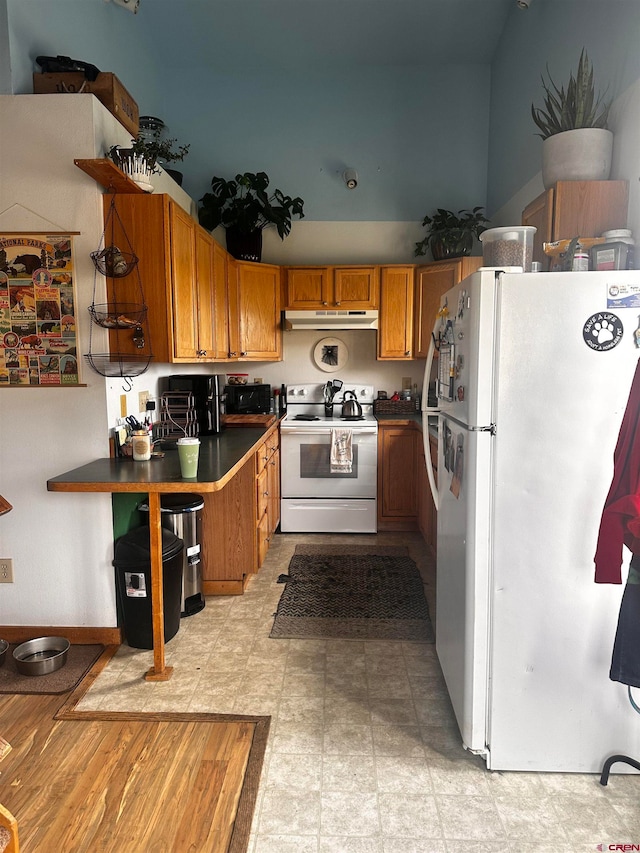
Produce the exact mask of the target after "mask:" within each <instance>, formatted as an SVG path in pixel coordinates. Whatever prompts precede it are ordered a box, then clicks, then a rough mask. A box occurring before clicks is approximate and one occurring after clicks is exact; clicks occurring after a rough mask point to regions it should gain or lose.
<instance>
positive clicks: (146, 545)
mask: <svg viewBox="0 0 640 853" xmlns="http://www.w3.org/2000/svg"><path fill="white" fill-rule="evenodd" d="M160 532H161V534H162V562H163V563H166V562H167V561H168V560H171V559H172V558H173V557H175V556H176V554H179V553H180V551H182V549H183V548H184V542H183V541H182V539H180V538H179V537H178V536H176V535H175V533H172V532H171V530H167V528H165V527H162V528H160ZM113 565H114V566H117V567H118V568H131V567H133V566H143V567H149V566H151V531H150V529H149V525H148V524H146V525H144V526H143V527H136V528H135V529H134V530H130V531H129V532H128V533H125V535H124V536H121V537H120V538H119V539H118V540H117V541H116V544H115V548H114V560H113Z"/></svg>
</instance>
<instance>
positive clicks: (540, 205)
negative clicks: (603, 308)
mask: <svg viewBox="0 0 640 853" xmlns="http://www.w3.org/2000/svg"><path fill="white" fill-rule="evenodd" d="M628 207H629V185H628V182H627V181H558V183H556V184H554V186H553V187H551V188H550V189H548V190H545V192H543V193H541V194H540V195H539V196H538V197H537V198H535V199H534V200H533V201H532V202H531V203H530V204H528V205H527V206H526V207H525V209H524V210H523V211H522V224H523V225H533V226H535V228H536V229H537V230H536V233H535V234H534V237H533V260H534V261H540V263H542V264H543V269H545V270H546V269H548V267H549V260H550V259H549V257H548V256H547V255H545V253H544V251H543V248H542V246H543V243H549V242H553V241H555V240H571V239H572V238H573V237H600V235H601V234H602V232H603V231H609V230H611V229H614V228H626V227H627V212H628Z"/></svg>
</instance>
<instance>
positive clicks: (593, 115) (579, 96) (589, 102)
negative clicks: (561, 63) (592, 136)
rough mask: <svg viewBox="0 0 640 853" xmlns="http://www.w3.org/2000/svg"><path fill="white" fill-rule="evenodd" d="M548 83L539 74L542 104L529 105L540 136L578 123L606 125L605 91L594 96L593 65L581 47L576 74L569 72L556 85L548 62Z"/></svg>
mask: <svg viewBox="0 0 640 853" xmlns="http://www.w3.org/2000/svg"><path fill="white" fill-rule="evenodd" d="M547 77H548V78H549V83H548V84H547V83H546V82H545V79H544V77H541V80H542V88H543V89H544V108H542V107H536V106H534V105H533V104H532V105H531V117H532V118H533V121H534V122H535V124H536V126H537V127H538V128H539V130H540V131H541V133H539V134H537V135H538V136H540V137H541V138H542V139H547V138H548V137H549V136H554V135H555V134H556V133H563V132H564V131H565V130H576V129H577V128H579V127H600V128H606V126H607V119H608V117H609V108H610V106H611V101H610V100H609V101H605V100H604V95H605V94H606V91H605V93H602V94H600V93H598V97H597V98H596V95H595V89H594V83H593V67H592V66H591V63H590V62H589V57H588V56H587V52H586V50H585V49H584V48H582V51H581V53H580V60H579V62H578V70H577V73H576V76H575V77H574V76H573V72H571V74H570V75H569V82H568V84H567V88H566V90H565V88H564V86H561V87H558V86H557V85H556V84H555V83H554V82H553V78H552V77H551V74H550V73H549V67H548V66H547Z"/></svg>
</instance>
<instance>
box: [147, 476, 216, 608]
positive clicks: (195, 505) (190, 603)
mask: <svg viewBox="0 0 640 853" xmlns="http://www.w3.org/2000/svg"><path fill="white" fill-rule="evenodd" d="M203 508H204V499H203V498H202V495H194V494H190V493H188V492H185V493H182V492H174V493H171V494H165V495H162V497H161V499H160V515H161V519H162V522H161V523H162V526H163V527H165V528H166V529H167V530H170V531H171V532H172V533H174V534H175V535H176V536H177V537H178V538H179V539H182V541H183V542H184V551H183V566H182V600H181V603H180V615H181V616H193V614H194V613H199V612H200V611H201V610H202V608H203V607H204V603H205V602H204V596H203V594H202V567H201V565H200V553H201V539H202V510H203ZM138 509H139V510H141V511H142V512H148V511H149V504H147V503H142V504H140V506H139V507H138Z"/></svg>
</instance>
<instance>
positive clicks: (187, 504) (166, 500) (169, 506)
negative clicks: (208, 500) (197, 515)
mask: <svg viewBox="0 0 640 853" xmlns="http://www.w3.org/2000/svg"><path fill="white" fill-rule="evenodd" d="M138 509H139V510H140V511H141V512H149V504H148V503H147V502H146V501H145V502H144V503H141V504H139V506H138ZM199 509H204V498H203V497H202V495H193V494H191V493H190V492H184V493H182V492H167V494H164V495H162V497H161V498H160V512H166V513H170V514H173V515H178V513H182V512H196V510H199Z"/></svg>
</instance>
